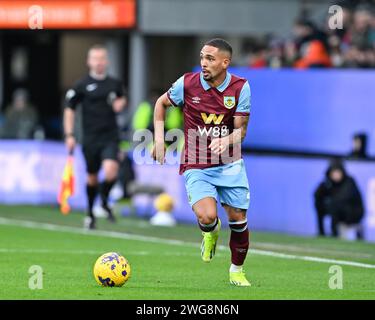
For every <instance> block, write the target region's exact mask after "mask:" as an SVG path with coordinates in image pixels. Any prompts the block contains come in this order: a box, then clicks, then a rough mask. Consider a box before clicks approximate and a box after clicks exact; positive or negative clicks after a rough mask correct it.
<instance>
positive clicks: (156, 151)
mask: <svg viewBox="0 0 375 320" xmlns="http://www.w3.org/2000/svg"><path fill="white" fill-rule="evenodd" d="M171 105H172V104H171V102H170V101H169V99H168V96H167V93H164V94H163V95H162V96H160V97H159V99H158V100H157V101H156V103H155V108H154V130H155V131H154V135H155V136H154V138H155V143H154V146H153V148H152V157H153V159H154V160H157V161H159V163H160V164H164V161H165V143H164V121H165V114H166V109H167V108H168V107H170V106H171Z"/></svg>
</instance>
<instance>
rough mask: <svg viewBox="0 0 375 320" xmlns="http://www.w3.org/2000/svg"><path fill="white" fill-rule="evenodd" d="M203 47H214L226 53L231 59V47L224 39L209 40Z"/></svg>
mask: <svg viewBox="0 0 375 320" xmlns="http://www.w3.org/2000/svg"><path fill="white" fill-rule="evenodd" d="M204 45H205V46H211V47H215V48H218V49H219V50H221V51H225V52H228V53H229V55H230V57H232V53H233V49H232V46H231V45H230V44H229V43H228V42H227V41H225V40H224V39H220V38H215V39H211V40H209V41H207V42H206V43H205V44H204Z"/></svg>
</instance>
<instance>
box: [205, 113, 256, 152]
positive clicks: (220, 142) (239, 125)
mask: <svg viewBox="0 0 375 320" xmlns="http://www.w3.org/2000/svg"><path fill="white" fill-rule="evenodd" d="M248 123H249V116H237V117H234V130H233V132H232V133H231V134H230V135H228V136H225V137H221V138H217V139H213V140H212V141H211V143H210V145H209V148H210V149H211V150H212V152H214V153H215V154H222V153H223V152H224V151H225V150H226V149H227V148H228V147H229V146H230V145H234V144H238V143H242V141H243V140H244V139H245V136H246V131H247V125H248Z"/></svg>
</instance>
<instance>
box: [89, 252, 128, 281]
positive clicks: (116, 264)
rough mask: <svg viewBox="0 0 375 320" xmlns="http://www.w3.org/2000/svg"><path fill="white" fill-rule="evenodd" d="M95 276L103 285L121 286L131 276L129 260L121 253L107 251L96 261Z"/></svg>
mask: <svg viewBox="0 0 375 320" xmlns="http://www.w3.org/2000/svg"><path fill="white" fill-rule="evenodd" d="M94 277H95V280H96V282H97V283H98V284H99V285H101V286H103V287H121V286H123V285H124V283H125V282H126V281H128V279H129V277H130V265H129V262H128V260H126V258H125V257H124V256H122V255H121V254H119V253H116V252H108V253H105V254H103V255H102V256H100V257H99V258H98V260H96V262H95V265H94Z"/></svg>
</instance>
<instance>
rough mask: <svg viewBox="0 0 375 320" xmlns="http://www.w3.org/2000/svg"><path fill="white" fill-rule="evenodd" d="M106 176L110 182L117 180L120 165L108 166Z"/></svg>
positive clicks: (105, 170)
mask: <svg viewBox="0 0 375 320" xmlns="http://www.w3.org/2000/svg"><path fill="white" fill-rule="evenodd" d="M104 175H105V178H106V180H109V181H112V180H115V179H116V178H117V175H118V165H117V164H111V165H107V166H106V167H105V168H104Z"/></svg>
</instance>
